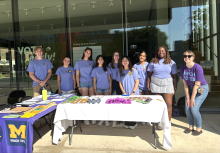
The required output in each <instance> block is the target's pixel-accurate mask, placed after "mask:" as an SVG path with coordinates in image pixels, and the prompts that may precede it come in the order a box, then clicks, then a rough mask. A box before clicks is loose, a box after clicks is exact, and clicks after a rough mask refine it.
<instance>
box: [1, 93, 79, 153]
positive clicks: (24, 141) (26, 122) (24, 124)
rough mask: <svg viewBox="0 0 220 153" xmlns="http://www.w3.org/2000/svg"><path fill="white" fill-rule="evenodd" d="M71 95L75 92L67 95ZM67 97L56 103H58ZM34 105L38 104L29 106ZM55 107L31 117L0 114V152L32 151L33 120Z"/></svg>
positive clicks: (23, 152) (53, 107)
mask: <svg viewBox="0 0 220 153" xmlns="http://www.w3.org/2000/svg"><path fill="white" fill-rule="evenodd" d="M73 95H75V94H72V95H70V96H69V97H71V96H73ZM69 97H66V98H65V99H63V100H62V101H59V102H56V103H57V104H60V103H61V102H63V101H65V100H66V99H68V98H69ZM51 100H52V99H51ZM36 106H38V104H36V105H32V106H31V107H36ZM56 107H57V106H52V107H50V108H48V109H46V110H45V111H43V112H41V113H39V114H36V115H35V116H34V117H31V118H2V117H3V116H5V115H8V114H0V153H32V147H33V137H34V131H33V124H34V121H36V120H37V119H39V118H41V117H42V116H44V115H46V114H48V113H50V112H52V111H53V110H55V109H56Z"/></svg>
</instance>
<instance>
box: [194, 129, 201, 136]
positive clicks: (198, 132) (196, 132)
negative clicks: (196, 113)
mask: <svg viewBox="0 0 220 153" xmlns="http://www.w3.org/2000/svg"><path fill="white" fill-rule="evenodd" d="M200 134H202V130H201V131H197V130H194V131H193V133H192V135H194V136H199V135H200Z"/></svg>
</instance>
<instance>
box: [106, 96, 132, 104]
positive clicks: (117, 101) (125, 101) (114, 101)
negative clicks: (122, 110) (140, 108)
mask: <svg viewBox="0 0 220 153" xmlns="http://www.w3.org/2000/svg"><path fill="white" fill-rule="evenodd" d="M106 104H131V99H124V98H119V97H117V98H114V99H108V100H107V101H106Z"/></svg>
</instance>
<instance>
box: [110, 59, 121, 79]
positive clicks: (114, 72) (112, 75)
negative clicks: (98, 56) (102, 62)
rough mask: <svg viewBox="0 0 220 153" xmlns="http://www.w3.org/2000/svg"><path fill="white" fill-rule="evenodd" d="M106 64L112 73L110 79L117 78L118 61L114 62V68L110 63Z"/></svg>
mask: <svg viewBox="0 0 220 153" xmlns="http://www.w3.org/2000/svg"><path fill="white" fill-rule="evenodd" d="M108 66H109V67H110V68H111V70H112V74H111V77H112V80H117V78H118V74H119V68H118V63H114V66H115V68H114V69H113V68H112V67H111V63H109V64H108Z"/></svg>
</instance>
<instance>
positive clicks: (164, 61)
mask: <svg viewBox="0 0 220 153" xmlns="http://www.w3.org/2000/svg"><path fill="white" fill-rule="evenodd" d="M147 71H148V78H147V88H148V90H149V91H151V93H152V94H154V95H161V96H162V97H163V99H164V100H165V102H166V104H167V109H168V115H169V121H170V126H171V117H172V103H173V102H172V99H173V95H174V93H175V91H176V90H177V80H176V74H177V68H176V63H175V62H174V61H173V60H171V57H170V54H169V52H168V50H167V48H166V47H165V46H162V47H158V48H157V50H156V52H155V58H154V59H152V61H151V63H150V64H149V66H148V70H147ZM158 129H162V128H161V127H160V126H159V125H158Z"/></svg>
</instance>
